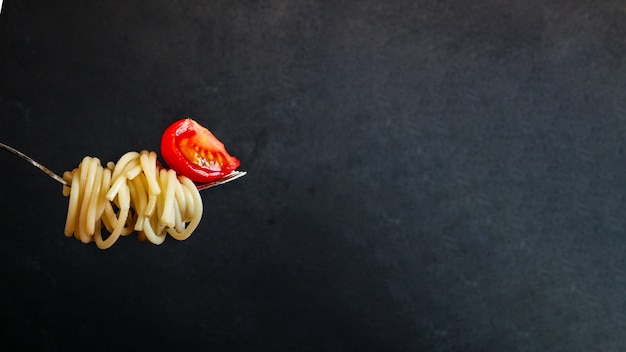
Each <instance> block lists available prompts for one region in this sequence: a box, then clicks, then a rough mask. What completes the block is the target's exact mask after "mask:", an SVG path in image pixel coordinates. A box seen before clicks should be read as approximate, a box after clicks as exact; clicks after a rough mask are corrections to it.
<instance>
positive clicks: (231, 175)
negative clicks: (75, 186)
mask: <svg viewBox="0 0 626 352" xmlns="http://www.w3.org/2000/svg"><path fill="white" fill-rule="evenodd" d="M0 3H1V0H0ZM0 147H1V148H2V149H4V150H6V151H9V152H11V153H13V154H15V155H17V156H19V157H20V158H22V159H24V160H26V161H27V162H29V163H30V164H31V165H33V166H35V167H36V168H38V169H39V170H41V171H43V172H45V173H46V174H47V175H48V176H50V177H52V178H53V179H54V180H56V181H57V182H60V183H61V184H63V185H65V186H69V184H68V183H67V181H65V180H64V179H63V178H62V177H61V176H59V175H57V174H55V173H54V172H53V171H52V170H50V169H48V168H47V167H45V166H43V165H41V164H40V163H38V162H37V161H35V159H33V158H31V157H30V156H28V155H26V154H24V153H22V152H20V151H19V150H17V149H15V148H13V147H11V146H9V145H7V144H4V143H2V142H0ZM245 174H246V172H245V171H232V172H231V173H229V174H228V175H226V176H224V177H222V178H220V179H219V180H215V181H211V182H207V183H196V188H197V189H198V191H202V190H205V189H208V188H211V187H215V186H219V185H223V184H224V183H227V182H230V181H234V180H236V179H238V178H240V177H242V176H244V175H245Z"/></svg>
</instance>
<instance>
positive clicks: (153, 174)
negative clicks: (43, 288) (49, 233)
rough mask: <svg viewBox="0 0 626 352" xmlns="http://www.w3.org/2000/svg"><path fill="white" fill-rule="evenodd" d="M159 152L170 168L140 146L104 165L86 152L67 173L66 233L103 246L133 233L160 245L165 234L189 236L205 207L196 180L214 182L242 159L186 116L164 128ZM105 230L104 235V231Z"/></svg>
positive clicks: (103, 247)
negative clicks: (137, 150)
mask: <svg viewBox="0 0 626 352" xmlns="http://www.w3.org/2000/svg"><path fill="white" fill-rule="evenodd" d="M161 152H162V155H163V158H164V159H165V162H166V164H168V165H169V166H170V167H171V168H172V169H169V170H168V169H165V168H163V167H162V166H161V165H160V163H159V162H158V161H157V154H156V153H155V152H152V151H147V150H143V151H141V152H128V153H126V154H124V155H123V156H122V157H121V158H120V159H119V160H118V162H117V163H113V162H109V163H107V164H106V167H105V166H103V165H101V163H100V160H99V159H98V158H92V157H89V156H87V157H85V158H84V159H83V160H82V162H81V163H80V164H79V165H78V167H77V168H75V169H74V170H72V171H66V172H65V173H64V174H63V180H64V181H65V182H66V185H64V186H63V194H64V195H65V196H67V197H69V204H68V212H67V219H66V223H65V231H64V232H65V235H66V236H68V237H71V236H72V235H73V236H74V237H76V238H77V239H79V240H80V241H82V242H83V243H89V242H95V243H96V245H97V246H98V248H101V249H106V248H109V247H111V246H112V245H113V244H114V243H115V242H116V241H117V240H118V239H119V237H121V236H127V235H130V234H132V233H134V232H137V236H138V238H139V239H140V240H147V241H149V242H151V243H154V244H161V243H163V241H165V237H166V236H167V234H169V235H170V236H172V237H173V238H175V239H177V240H185V239H187V238H188V237H189V236H190V235H191V233H192V232H193V231H194V230H195V229H196V227H197V226H198V224H199V223H200V220H201V218H202V210H203V205H202V198H201V197H200V193H199V191H198V187H199V186H198V187H197V186H196V184H195V183H194V181H195V182H212V181H218V180H219V179H221V178H223V177H225V176H227V175H229V174H230V173H232V172H233V171H234V170H235V169H236V168H237V167H239V164H240V162H239V160H238V159H237V158H235V157H233V156H231V155H230V154H228V152H226V149H225V147H224V144H223V143H222V142H220V141H219V140H218V139H217V138H216V137H215V136H214V135H213V134H212V133H211V132H210V131H209V130H208V129H206V128H204V127H202V126H201V125H200V124H198V123H197V122H196V121H194V120H192V119H189V118H187V119H182V120H179V121H176V122H174V123H173V124H171V125H170V126H169V127H168V128H167V129H166V130H165V132H164V133H163V136H162V139H161ZM103 230H106V232H108V236H103V235H102V231H103ZM105 237H106V238H105Z"/></svg>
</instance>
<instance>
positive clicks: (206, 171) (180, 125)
mask: <svg viewBox="0 0 626 352" xmlns="http://www.w3.org/2000/svg"><path fill="white" fill-rule="evenodd" d="M161 155H162V156H163V159H164V160H165V163H166V164H167V165H168V166H169V167H170V168H172V169H174V171H176V172H177V173H178V174H181V175H184V176H187V177H188V178H189V179H191V180H192V181H194V182H211V181H215V180H219V179H220V178H222V177H224V176H226V175H228V174H229V173H231V172H232V171H233V170H235V169H237V168H238V167H239V164H240V161H239V159H237V158H236V157H234V156H231V155H230V154H228V152H227V151H226V148H225V147H224V144H223V143H222V142H220V141H219V140H218V139H217V138H216V137H215V136H214V135H213V133H211V131H209V130H208V129H206V128H204V127H202V126H201V125H200V124H199V123H197V122H196V121H194V120H192V119H189V118H187V119H182V120H178V121H176V122H174V123H173V124H171V125H170V126H169V127H168V128H167V129H166V130H165V132H164V133H163V136H162V137H161Z"/></svg>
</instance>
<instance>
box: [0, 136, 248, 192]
mask: <svg viewBox="0 0 626 352" xmlns="http://www.w3.org/2000/svg"><path fill="white" fill-rule="evenodd" d="M0 147H1V148H2V149H4V150H7V151H9V152H11V153H13V154H15V155H17V156H19V157H20V158H22V159H24V160H26V161H28V162H29V163H30V164H31V165H33V166H35V167H36V168H38V169H39V170H41V171H43V172H45V173H46V174H47V175H48V176H50V177H52V178H53V179H54V180H56V181H57V182H60V183H62V184H63V185H65V186H69V185H68V184H67V182H66V181H65V180H64V179H63V178H62V177H61V176H59V175H57V174H55V173H54V172H52V170H50V169H48V168H47V167H45V166H43V165H41V164H40V163H38V162H37V161H35V159H33V158H31V157H29V156H28V155H26V154H24V153H22V152H20V151H19V150H17V149H15V148H13V147H11V146H9V145H6V144H4V143H2V142H0ZM245 174H246V172H245V171H233V172H231V173H229V174H228V175H226V176H224V177H222V178H220V179H219V180H215V181H212V182H207V183H196V188H197V189H198V190H199V191H202V190H205V189H207V188H211V187H215V186H219V185H223V184H224V183H227V182H230V181H234V180H236V179H238V178H240V177H242V176H244V175H245Z"/></svg>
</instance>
